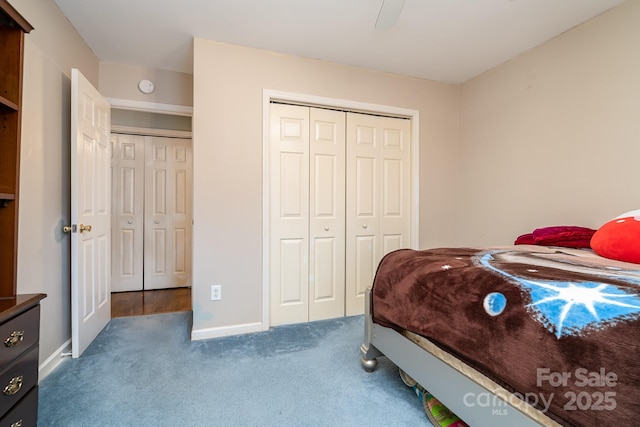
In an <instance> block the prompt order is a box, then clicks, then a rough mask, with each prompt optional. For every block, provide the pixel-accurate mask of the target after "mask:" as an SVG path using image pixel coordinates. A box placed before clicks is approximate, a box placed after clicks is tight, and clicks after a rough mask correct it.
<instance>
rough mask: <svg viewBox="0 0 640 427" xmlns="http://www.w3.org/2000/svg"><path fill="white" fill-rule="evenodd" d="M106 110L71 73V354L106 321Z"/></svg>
mask: <svg viewBox="0 0 640 427" xmlns="http://www.w3.org/2000/svg"><path fill="white" fill-rule="evenodd" d="M110 128H111V110H110V106H109V103H108V102H107V101H106V100H105V99H104V97H103V96H102V95H100V93H99V92H98V91H97V90H96V89H95V88H94V87H93V86H92V85H91V83H89V81H88V80H87V79H86V78H85V77H84V76H83V75H82V74H81V73H80V71H78V70H77V69H75V68H74V69H73V70H71V224H72V225H71V342H72V344H71V353H72V356H73V357H74V358H75V357H79V356H80V355H81V354H82V353H83V352H84V351H85V350H86V348H87V347H88V346H89V344H91V342H92V341H93V340H94V339H95V337H96V336H97V335H98V333H100V331H101V330H102V329H103V328H104V327H105V326H106V324H107V323H108V322H109V320H110V319H111V273H110V272H111V266H110V262H111V249H110V246H111V153H110V150H111V144H110V143H109V134H110Z"/></svg>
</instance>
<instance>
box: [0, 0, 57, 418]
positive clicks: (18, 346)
mask: <svg viewBox="0 0 640 427" xmlns="http://www.w3.org/2000/svg"><path fill="white" fill-rule="evenodd" d="M32 29H33V27H32V26H31V25H30V24H29V23H28V22H27V21H26V20H25V19H24V18H23V17H22V16H21V15H20V14H19V13H18V12H17V11H16V10H15V9H14V8H13V7H12V6H11V5H10V4H9V3H7V1H6V0H0V426H5V425H6V426H18V425H19V426H22V427H26V426H35V425H36V423H37V418H38V350H39V339H40V300H42V298H44V297H45V296H46V295H44V294H28V295H16V269H17V255H18V192H19V180H20V121H21V107H22V64H23V55H24V34H25V33H28V32H30V31H31V30H32Z"/></svg>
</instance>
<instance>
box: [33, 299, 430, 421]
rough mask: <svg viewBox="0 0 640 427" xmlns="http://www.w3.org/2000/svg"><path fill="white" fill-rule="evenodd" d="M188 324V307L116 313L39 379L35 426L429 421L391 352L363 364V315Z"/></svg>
mask: <svg viewBox="0 0 640 427" xmlns="http://www.w3.org/2000/svg"><path fill="white" fill-rule="evenodd" d="M190 324H191V312H182V313H171V314H158V315H150V316H140V317H128V318H118V319H113V320H111V322H109V324H108V325H107V327H106V328H105V329H104V330H103V331H102V332H101V333H100V335H98V337H97V338H96V340H95V341H94V342H93V343H92V344H91V345H90V346H89V348H88V349H87V350H86V352H85V353H84V355H83V356H82V357H80V358H79V359H65V360H64V361H63V362H62V363H61V364H60V365H59V366H58V367H57V368H56V369H55V370H54V371H53V372H52V373H51V374H49V376H47V377H46V378H44V379H43V380H42V381H41V383H40V393H39V399H40V401H39V416H38V425H39V426H40V427H44V426H83V427H85V426H118V427H123V426H154V427H156V426H385V427H386V426H416V425H430V424H429V422H428V420H427V418H426V416H425V414H424V412H423V410H422V406H421V404H420V402H419V400H418V398H417V396H416V395H415V393H413V391H412V390H411V389H410V388H408V387H406V386H405V385H404V384H403V383H402V381H401V380H400V378H399V376H398V369H397V368H396V367H395V366H394V365H393V364H391V363H390V362H389V361H388V360H387V359H386V358H380V360H379V364H378V368H377V369H376V371H375V372H373V373H370V374H369V373H366V372H365V371H364V370H363V369H362V367H361V365H360V353H359V348H360V344H361V343H362V336H363V317H362V316H355V317H347V318H340V319H333V320H326V321H320V322H312V323H306V324H299V325H288V326H280V327H276V328H272V329H271V330H269V331H267V332H261V333H255V334H247V335H241V336H235V337H227V338H219V339H212V340H206V341H193V342H192V341H191V340H190V339H189V333H190V329H191V327H190V326H191V325H190Z"/></svg>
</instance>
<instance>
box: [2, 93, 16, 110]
mask: <svg viewBox="0 0 640 427" xmlns="http://www.w3.org/2000/svg"><path fill="white" fill-rule="evenodd" d="M0 106H1V107H2V108H4V109H5V110H10V111H18V104H16V103H15V102H11V101H9V100H8V99H7V98H5V97H4V96H0Z"/></svg>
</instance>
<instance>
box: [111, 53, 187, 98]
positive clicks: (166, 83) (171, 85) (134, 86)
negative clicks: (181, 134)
mask: <svg viewBox="0 0 640 427" xmlns="http://www.w3.org/2000/svg"><path fill="white" fill-rule="evenodd" d="M142 79H147V80H151V81H152V82H153V83H154V85H155V89H154V91H153V92H152V93H149V94H145V93H142V92H141V91H140V90H138V82H140V80H142ZM99 87H100V93H102V95H103V96H105V97H106V98H116V99H126V100H131V101H139V102H152V103H158V104H170V105H182V106H192V105H193V76H192V75H191V74H185V73H177V72H174V71H166V70H157V69H154V68H145V67H139V66H134V65H125V64H116V63H113V62H106V61H101V62H100V86H99Z"/></svg>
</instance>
